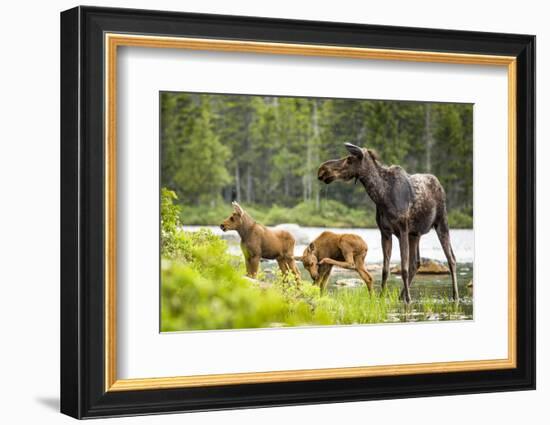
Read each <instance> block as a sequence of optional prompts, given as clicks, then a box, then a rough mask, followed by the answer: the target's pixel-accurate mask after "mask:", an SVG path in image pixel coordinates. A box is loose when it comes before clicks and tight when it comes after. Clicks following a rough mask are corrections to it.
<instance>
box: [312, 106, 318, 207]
mask: <svg viewBox="0 0 550 425" xmlns="http://www.w3.org/2000/svg"><path fill="white" fill-rule="evenodd" d="M312 119H313V126H312V127H313V140H314V142H315V143H314V145H313V158H312V160H313V170H311V173H310V174H311V175H312V177H311V179H312V180H313V179H314V176H315V175H316V174H317V170H316V167H317V166H318V165H319V144H320V143H319V142H320V140H319V139H320V131H319V101H318V100H316V101H314V102H313V117H312ZM311 190H312V196H313V197H314V198H315V209H316V210H319V204H320V190H319V183H318V182H317V179H315V183H313V182H312V187H311Z"/></svg>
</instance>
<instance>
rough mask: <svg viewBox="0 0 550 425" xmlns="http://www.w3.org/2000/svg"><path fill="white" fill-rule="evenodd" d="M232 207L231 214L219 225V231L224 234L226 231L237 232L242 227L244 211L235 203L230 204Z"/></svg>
mask: <svg viewBox="0 0 550 425" xmlns="http://www.w3.org/2000/svg"><path fill="white" fill-rule="evenodd" d="M231 205H233V214H231V215H230V216H229V217H227V218H226V219H225V220H224V221H223V223H222V224H220V229H222V230H223V231H224V232H227V231H228V230H237V229H239V228H240V227H241V226H242V225H243V221H244V220H243V218H244V215H245V212H244V210H243V209H242V208H241V206H240V205H239V204H238V203H237V202H232V203H231Z"/></svg>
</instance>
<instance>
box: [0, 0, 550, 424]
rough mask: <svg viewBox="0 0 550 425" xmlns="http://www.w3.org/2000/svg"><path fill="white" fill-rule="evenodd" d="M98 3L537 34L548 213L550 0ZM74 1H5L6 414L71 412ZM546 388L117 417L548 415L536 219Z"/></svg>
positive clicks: (547, 210) (242, 420) (0, 89)
mask: <svg viewBox="0 0 550 425" xmlns="http://www.w3.org/2000/svg"><path fill="white" fill-rule="evenodd" d="M96 4H97V5H105V6H122V7H140V8H152V7H154V8H158V9H172V10H186V11H195V12H210V13H227V14H243V15H262V16H272V17H286V18H302V19H316V20H329V21H330V20H333V21H348V22H363V23H371V24H390V25H404V26H421V27H438V28H452V29H465V30H481V31H502V32H519V33H522V32H523V33H532V34H536V35H537V37H538V39H537V44H538V46H537V47H538V48H537V53H538V58H537V62H538V68H537V74H538V76H539V79H538V100H537V107H538V117H539V121H540V122H541V123H542V124H541V125H539V126H538V127H539V128H538V135H537V136H538V140H539V143H538V152H537V156H538V163H539V167H538V176H537V178H538V181H539V185H538V214H537V215H538V217H548V216H549V215H550V204H549V201H548V197H547V196H545V195H546V192H547V191H545V189H544V187H545V185H544V184H543V182H545V181H548V180H549V179H550V167H547V166H545V163H544V160H545V159H546V158H549V157H550V147H549V145H548V143H544V142H543V141H544V140H548V138H549V137H550V132H549V131H550V127H549V125H548V121H547V120H545V119H544V118H545V117H547V116H548V115H549V114H550V105H549V103H548V89H549V82H548V79H547V76H548V75H550V53H549V52H550V27H548V24H547V17H548V11H546V10H544V9H543V8H544V2H540V1H539V2H535V1H528V0H525V1H522V2H520V3H518V2H517V1H514V2H505V1H491V2H479V1H466V0H464V1H461V2H460V3H458V2H453V3H446V4H444V3H442V2H440V1H416V2H410V1H406V0H403V1H394V2H390V1H388V2H357V1H353V0H349V1H346V0H340V1H338V2H333V1H330V2H329V1H326V2H321V1H315V2H306V1H302V2H297V1H296V0H289V1H285V0H279V1H276V2H275V1H273V2H258V1H253V0H251V1H244V0H243V1H239V0H232V1H230V2H227V1H223V0H219V1H214V0H211V1H210V0H201V1H198V0H196V1H195V0H193V1H187V2H181V1H167V0H164V1H163V0H158V1H156V2H154V3H153V2H147V1H126V2H124V1H97V3H96ZM74 5H75V3H73V2H69V1H51V2H43V3H42V2H40V3H39V2H36V3H35V4H32V3H31V2H19V3H15V2H12V3H9V4H6V5H4V7H3V10H2V16H1V19H2V25H0V31H2V66H1V67H0V73H1V77H2V78H0V85H1V86H0V94H1V96H2V97H1V99H2V101H1V102H0V105H1V106H0V108H1V111H0V112H1V115H0V116H1V117H2V121H1V123H2V125H1V126H0V135H1V138H0V150H1V151H0V161H1V163H0V177H1V179H0V181H1V182H2V183H1V188H2V192H1V193H2V199H3V204H2V206H3V208H2V209H1V210H0V215H1V216H0V241H1V242H0V250H1V252H0V254H1V255H0V258H1V259H2V263H1V264H2V265H3V267H2V269H1V271H0V273H1V274H0V282H1V284H2V289H3V292H2V295H1V297H0V315H1V316H0V318H1V320H0V323H1V325H0V326H1V331H2V336H3V339H2V350H1V351H0V377H1V384H0V392H1V394H0V400H1V405H2V409H1V410H0V418H1V419H0V420H1V421H2V422H4V423H9V424H17V423H28V422H30V423H32V421H34V422H37V423H69V421H71V419H69V418H67V417H63V416H61V415H59V414H58V413H57V410H58V391H59V385H58V382H59V348H58V347H59V332H58V329H59V11H61V10H63V9H67V8H69V7H72V6H74ZM538 228H539V231H538V259H539V262H540V265H541V266H539V271H538V274H539V279H538V280H539V285H538V296H537V299H538V303H537V304H538V309H537V312H538V313H537V319H538V341H537V342H538V358H539V362H538V390H537V391H536V392H532V391H531V392H522V393H501V394H476V395H469V396H455V397H438V398H422V399H409V400H390V401H376V402H363V403H345V404H338V405H321V406H304V407H287V408H272V409H261V410H242V411H234V412H212V413H200V414H192V415H185V416H182V415H166V416H162V417H161V416H156V417H135V418H126V419H115V420H110V422H109V423H117V422H121V423H132V424H133V423H181V422H182V421H186V423H190V424H214V423H224V424H239V425H244V424H257V423H258V422H262V423H274V424H280V423H284V422H289V423H298V422H304V421H308V422H316V423H318V424H325V423H326V424H334V423H336V422H338V421H340V422H341V421H342V420H347V421H350V422H351V421H353V422H355V419H358V420H359V421H361V422H362V423H368V422H372V423H403V422H406V423H408V424H427V423H437V422H442V421H444V422H445V423H446V424H461V425H463V424H465V423H470V422H472V421H475V422H476V423H477V422H481V423H483V422H486V421H490V422H491V423H499V424H516V423H526V422H529V423H532V424H539V423H547V422H548V418H549V416H550V414H549V413H548V410H547V408H546V404H547V402H548V400H549V398H550V369H549V366H548V360H547V359H549V358H550V336H549V332H548V324H549V320H550V313H549V312H548V310H545V309H544V304H543V301H544V300H545V299H548V297H549V296H550V290H549V288H548V286H547V285H545V280H546V279H545V276H544V275H543V272H544V271H543V268H542V265H543V264H544V261H545V260H546V259H547V258H548V257H549V255H550V251H549V249H548V248H547V247H545V246H544V245H543V243H542V241H543V240H544V238H548V237H550V231H549V230H548V227H547V226H546V227H544V228H543V226H542V223H541V224H539V226H538Z"/></svg>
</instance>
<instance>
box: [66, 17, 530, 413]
mask: <svg viewBox="0 0 550 425" xmlns="http://www.w3.org/2000/svg"><path fill="white" fill-rule="evenodd" d="M106 32H114V33H136V34H149V35H167V36H181V37H198V38H218V39H233V40H253V41H269V42H282V43H298V44H300V43H303V44H323V45H333V46H351V47H371V48H386V49H392V48H394V49H400V50H423V51H435V52H452V53H478V54H485V55H506V56H515V57H517V78H518V80H517V244H518V249H517V368H515V369H505V370H490V371H479V372H453V373H432V374H418V375H406V376H385V377H370V378H347V379H325V380H318V381H302V382H281V383H263V384H242V385H230V386H215V387H203V388H177V389H167V390H143V391H121V392H105V391H104V366H105V364H104V355H105V343H104V295H105V294H104V270H105V269H104V267H105V264H104V259H105V258H104V257H105V256H104V242H105V240H104V228H105V227H104V226H105V223H104V206H105V204H104V172H105V164H104V158H105V156H104V154H105V152H104V146H103V138H104V132H103V130H104V100H105V99H104V69H103V66H104V34H105V33H106ZM61 117H62V118H61V119H62V121H61V411H62V412H63V413H65V414H68V415H71V416H74V417H77V418H90V417H102V416H121V415H136V414H147V413H163V412H176V411H200V410H218V409H229V408H242V407H261V406H275V405H297V404H314V403H327V402H343V401H354V400H372V399H387V398H405V397H419V396H430V395H431V396H434V395H449V394H466V393H482V392H494V391H511V390H525V389H534V388H535V134H534V129H535V37H534V36H529V35H517V34H498V33H479V32H468V31H450V30H432V29H419V28H406V27H388V26H372V25H358V24H344V23H330V22H314V21H294V20H283V19H264V18H253V17H239V16H221V15H203V14H188V13H176V12H161V11H145V10H132V9H110V8H94V7H77V8H74V9H70V10H68V11H65V12H63V13H62V14H61Z"/></svg>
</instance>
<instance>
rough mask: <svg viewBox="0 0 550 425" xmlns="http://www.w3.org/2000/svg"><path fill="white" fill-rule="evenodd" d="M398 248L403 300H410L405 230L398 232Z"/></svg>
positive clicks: (408, 301)
mask: <svg viewBox="0 0 550 425" xmlns="http://www.w3.org/2000/svg"><path fill="white" fill-rule="evenodd" d="M399 248H400V250H401V279H403V292H404V294H403V295H404V298H403V299H404V301H405V302H406V303H407V304H409V303H410V302H411V293H410V291H409V234H408V232H407V231H400V232H399Z"/></svg>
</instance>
